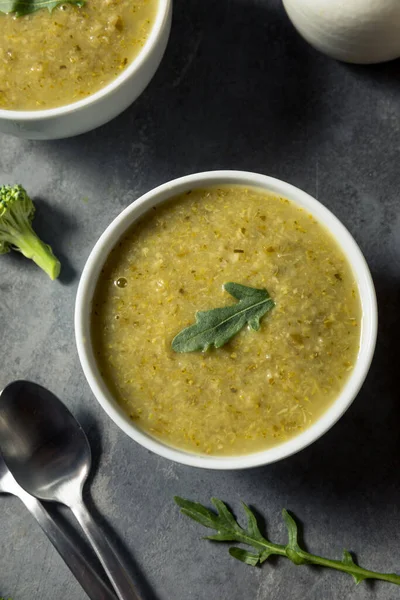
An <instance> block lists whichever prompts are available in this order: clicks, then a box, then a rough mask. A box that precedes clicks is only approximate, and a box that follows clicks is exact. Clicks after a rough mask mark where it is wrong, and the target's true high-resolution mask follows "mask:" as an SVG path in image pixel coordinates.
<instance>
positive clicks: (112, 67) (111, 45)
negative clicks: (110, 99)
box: [0, 0, 158, 110]
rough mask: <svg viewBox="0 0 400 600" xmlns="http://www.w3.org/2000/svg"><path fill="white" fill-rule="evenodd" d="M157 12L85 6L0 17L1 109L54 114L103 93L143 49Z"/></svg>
mask: <svg viewBox="0 0 400 600" xmlns="http://www.w3.org/2000/svg"><path fill="white" fill-rule="evenodd" d="M157 8H158V0H87V1H86V2H85V4H84V6H83V7H81V8H79V7H78V6H74V5H72V4H62V5H60V6H58V7H57V8H55V9H54V10H53V11H52V12H51V13H50V12H49V11H48V10H46V9H43V10H39V11H37V12H35V13H32V14H30V15H26V16H22V17H15V16H14V15H13V14H8V15H4V14H1V13H0V82H1V83H0V108H3V109H8V110H43V109H47V108H54V107H57V106H63V105H65V104H70V103H72V102H77V101H78V100H82V99H83V98H86V97H87V96H89V95H91V94H93V93H94V92H97V91H98V90H100V89H101V88H103V87H105V86H106V85H107V84H108V83H110V82H111V81H112V80H113V79H115V78H116V77H118V75H120V74H121V73H122V71H123V70H124V69H125V68H126V67H127V65H129V64H130V63H131V62H132V60H133V59H134V58H135V57H136V56H137V55H138V54H139V52H140V50H141V49H142V48H143V46H144V43H145V42H146V40H147V38H148V36H149V33H150V31H151V28H152V25H153V22H154V20H155V16H156V12H157Z"/></svg>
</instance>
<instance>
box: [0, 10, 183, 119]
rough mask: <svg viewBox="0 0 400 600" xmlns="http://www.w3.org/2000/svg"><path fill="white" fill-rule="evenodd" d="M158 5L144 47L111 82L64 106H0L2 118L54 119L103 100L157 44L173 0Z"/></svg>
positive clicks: (146, 57)
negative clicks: (28, 108) (38, 107)
mask: <svg viewBox="0 0 400 600" xmlns="http://www.w3.org/2000/svg"><path fill="white" fill-rule="evenodd" d="M157 2H158V7H157V13H156V18H155V21H154V23H153V26H152V28H151V31H150V34H149V36H148V38H147V40H146V41H145V43H144V46H143V48H142V49H141V50H140V51H139V54H138V55H137V56H136V57H135V58H134V59H133V60H132V61H131V62H130V63H129V65H128V66H127V67H126V69H124V71H122V73H121V74H120V75H118V77H116V78H115V79H112V80H111V81H110V83H108V84H107V85H106V86H104V87H102V88H101V89H100V90H98V91H97V92H94V93H93V94H90V95H89V96H87V97H86V98H83V99H82V100H77V101H76V102H71V103H69V104H65V105H62V106H56V107H54V108H46V109H44V110H40V109H39V110H8V109H5V108H0V119H3V120H9V121H17V122H19V121H38V120H40V121H43V120H47V119H52V118H54V117H60V116H64V115H68V114H71V113H74V112H76V111H78V110H81V109H82V108H85V107H86V106H89V105H90V104H95V103H96V102H98V101H99V100H102V99H103V98H105V97H106V96H108V95H109V94H112V92H114V90H116V89H117V88H118V87H119V86H120V85H121V84H123V83H124V82H125V81H126V80H127V79H130V78H131V77H134V76H135V73H137V72H138V71H139V69H140V68H141V67H142V65H143V64H144V63H145V62H146V60H147V59H148V57H149V55H150V53H151V52H152V50H153V48H154V46H155V44H156V43H157V41H158V39H159V37H160V35H161V33H162V32H163V30H164V27H165V25H166V24H167V22H168V15H169V11H170V8H171V5H172V0H157Z"/></svg>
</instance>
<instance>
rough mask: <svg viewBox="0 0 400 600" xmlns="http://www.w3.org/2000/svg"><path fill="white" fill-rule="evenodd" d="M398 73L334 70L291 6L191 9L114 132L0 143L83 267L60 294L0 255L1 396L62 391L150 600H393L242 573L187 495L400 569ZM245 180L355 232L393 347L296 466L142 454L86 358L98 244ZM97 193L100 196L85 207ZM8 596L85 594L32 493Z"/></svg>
mask: <svg viewBox="0 0 400 600" xmlns="http://www.w3.org/2000/svg"><path fill="white" fill-rule="evenodd" d="M399 75H400V63H399V61H397V62H394V63H391V64H387V65H380V66H375V67H356V66H349V65H344V64H340V63H337V62H334V61H332V60H330V59H328V58H326V57H324V56H322V55H320V54H318V53H317V52H316V51H314V50H313V49H312V48H310V47H309V46H307V44H306V43H305V42H303V41H302V40H301V39H300V38H299V37H298V35H297V34H296V33H295V31H294V30H293V28H292V27H291V25H290V23H289V22H288V20H287V19H286V17H285V14H284V11H283V9H282V7H281V5H280V2H279V1H278V0H218V1H215V0H176V2H175V16H174V22H173V31H172V37H171V41H170V44H169V47H168V50H167V53H166V56H165V59H164V61H163V63H162V65H161V68H160V70H159V72H158V73H157V75H156V77H155V78H154V80H153V81H152V83H151V84H150V86H149V88H148V89H147V90H146V92H145V93H144V94H143V95H142V97H141V98H140V99H139V100H138V101H137V102H136V104H135V105H133V106H132V107H131V108H130V109H128V110H127V111H126V112H125V113H124V114H123V115H121V116H120V117H119V118H117V119H116V120H114V121H113V122H112V123H110V124H108V125H106V126H104V127H102V128H101V129H99V130H97V131H94V132H92V133H89V134H87V135H84V136H81V137H78V138H75V139H70V140H64V141H56V142H48V143H45V142H26V141H21V140H17V139H13V138H9V137H6V136H0V182H1V183H6V182H10V183H14V182H17V181H18V182H21V183H23V184H24V185H26V187H27V188H28V189H29V190H30V192H31V194H32V195H33V196H34V197H35V198H36V199H37V205H38V214H37V219H36V224H37V229H38V230H39V231H40V232H42V233H43V236H44V237H45V239H46V240H48V241H49V242H51V243H52V244H53V247H54V249H55V251H56V253H57V254H58V255H60V257H61V258H62V262H63V265H64V268H63V274H62V278H61V280H60V281H59V282H56V283H51V282H50V281H48V280H47V279H46V277H45V276H44V275H43V274H42V273H41V272H40V271H39V270H38V269H37V268H36V267H35V266H34V265H31V264H29V262H28V261H26V260H24V259H22V258H21V257H19V256H17V255H16V254H14V255H7V256H4V257H1V259H0V300H1V303H0V311H1V321H0V335H1V340H2V361H1V362H2V368H1V372H0V387H1V386H3V385H5V384H6V383H7V382H9V381H11V380H13V379H15V378H30V379H33V380H36V381H38V382H40V383H42V384H44V385H46V386H48V387H49V388H50V389H51V390H52V391H53V392H55V393H56V394H58V395H59V397H60V398H62V399H63V400H64V401H65V402H66V403H67V404H68V405H69V406H70V407H71V409H72V410H73V412H74V413H75V415H76V416H77V417H78V418H79V419H81V421H82V424H83V425H84V426H85V428H86V430H87V432H88V435H89V437H90V440H91V443H92V448H93V453H94V457H95V463H96V464H95V469H94V474H93V479H92V481H91V486H90V497H91V499H92V500H91V505H92V509H93V511H94V512H95V514H96V518H98V519H99V521H100V522H102V523H103V525H104V527H105V528H106V529H107V531H108V532H109V534H110V536H111V537H112V539H113V540H114V542H115V544H116V545H117V546H118V547H119V549H120V550H121V551H122V552H123V554H124V556H125V557H126V560H127V561H128V563H129V564H130V565H131V568H132V572H133V573H135V578H136V579H137V580H138V581H139V582H141V586H142V590H143V599H144V600H153V599H154V600H189V599H193V600H242V599H243V598H252V599H254V600H263V599H267V598H268V600H286V599H292V598H293V599H294V598H299V599H304V600H331V599H332V600H342V599H344V598H346V599H350V600H361V599H362V600H372V599H376V600H392V599H395V598H400V592H399V590H398V588H395V587H391V586H389V585H388V584H380V583H378V584H375V585H368V584H365V583H363V584H361V585H360V586H358V587H356V586H355V585H354V583H353V581H352V580H351V578H350V577H347V576H345V575H341V574H337V573H331V572H326V571H318V570H316V569H311V568H309V567H301V568H297V567H294V566H293V565H291V564H290V563H289V562H288V561H284V560H278V561H274V562H273V563H272V564H271V565H270V564H266V565H264V567H263V568H262V569H253V568H251V567H248V566H245V565H242V564H241V563H238V562H236V561H234V560H233V559H232V558H230V557H229V555H228V552H227V548H226V547H224V546H223V545H222V546H217V545H212V544H211V543H208V542H206V541H203V540H201V539H200V537H201V535H202V534H203V533H204V532H203V531H202V529H201V527H200V526H198V527H197V526H196V525H195V524H194V523H193V524H192V523H191V522H189V521H188V520H186V519H184V518H183V517H182V518H181V517H180V515H179V514H178V510H177V508H176V507H175V505H174V504H173V501H172V497H173V495H174V494H179V495H182V496H186V497H189V498H193V499H198V500H200V501H203V502H207V501H208V498H209V497H210V496H212V495H216V496H219V497H221V498H223V499H226V500H227V501H229V502H230V503H231V505H232V506H233V507H234V508H235V509H239V500H240V499H243V500H245V501H247V502H248V503H250V504H252V505H254V506H256V507H257V508H258V509H259V510H260V512H261V513H262V514H264V515H265V516H266V518H267V522H268V529H269V532H270V534H271V537H272V538H273V539H276V540H279V539H283V535H284V531H283V527H282V524H281V517H280V511H281V509H282V507H284V506H285V507H287V508H290V509H292V510H293V511H294V512H295V513H296V514H297V515H298V517H299V518H300V519H301V520H302V521H303V522H304V525H305V540H306V543H307V544H309V546H310V547H311V548H312V549H314V550H315V551H318V552H320V553H323V554H327V555H329V556H332V557H334V556H337V557H339V555H340V554H341V550H342V548H343V547H346V548H350V549H353V550H356V551H357V553H358V558H359V560H360V561H361V562H362V564H365V565H367V566H368V565H369V566H371V567H373V568H376V569H382V570H387V571H397V572H400V554H399V547H400V514H399V491H400V484H399V477H398V467H399V449H400V446H399V442H400V437H399V421H400V408H399V393H398V373H399V364H398V343H399V337H400V325H399V323H400V321H399V317H398V312H399V305H400V293H399V284H400V267H399V264H400V236H399V229H400V208H399V206H400V168H399V164H400V151H399V144H400V90H399ZM216 168H237V169H246V170H254V171H259V172H261V173H266V174H269V175H273V176H276V177H279V178H281V179H285V180H287V181H290V182H291V183H293V184H295V185H297V186H299V187H300V188H303V189H305V190H307V191H308V192H310V193H311V194H313V195H315V196H317V197H318V198H319V199H320V200H321V201H322V202H323V203H324V204H326V205H327V206H328V207H329V208H330V209H332V210H333V211H334V212H335V214H336V215H337V216H338V217H339V218H340V219H341V220H342V221H343V222H344V223H345V224H346V225H347V227H348V228H349V229H350V231H351V232H352V234H353V235H354V237H355V238H356V240H357V241H358V243H359V244H360V246H361V248H362V250H363V252H364V253H365V256H366V258H367V260H368V262H369V264H370V267H371V270H372V273H373V276H374V280H375V283H376V288H377V293H378V301H379V307H380V327H379V339H378V346H377V351H376V355H375V358H374V362H373V365H372V369H371V372H370V374H369V376H368V379H367V382H366V383H365V385H364V387H363V389H362V391H361V393H360V394H359V396H358V398H357V400H356V402H355V403H354V404H353V406H352V407H351V409H350V410H349V411H348V412H347V414H346V415H345V416H344V417H343V418H342V419H341V421H340V422H339V423H338V424H337V425H336V426H335V427H334V428H333V429H332V430H331V431H330V432H329V433H328V434H327V435H325V436H324V438H323V439H321V440H320V441H318V442H317V443H315V444H314V445H313V446H312V447H310V448H308V449H307V450H305V451H303V452H302V453H300V454H298V455H297V456H295V457H292V458H290V459H288V460H286V461H283V462H280V463H278V464H275V465H272V466H269V467H267V468H260V469H255V470H251V471H247V472H246V471H245V472H233V473H214V472H209V471H198V470H193V469H191V468H188V467H183V466H179V465H176V464H172V463H170V462H168V461H166V460H163V459H162V458H158V457H157V456H154V455H152V454H150V453H149V452H147V451H146V450H144V449H142V448H141V447H140V446H138V445H136V444H135V443H134V442H133V441H131V440H130V439H129V438H128V437H127V436H125V435H124V434H123V433H121V432H120V431H119V430H118V429H117V428H116V426H115V425H114V424H113V423H112V422H111V421H110V420H109V419H108V417H107V416H106V415H105V413H104V412H103V411H102V410H101V409H100V407H99V406H98V404H97V402H96V400H95V399H94V398H93V396H92V394H91V392H90V390H89V388H88V385H87V384H86V381H85V379H84V377H83V374H82V371H81V369H80V365H79V362H78V357H77V353H76V350H75V342H74V331H73V310H74V298H75V293H76V288H77V284H78V279H79V274H80V272H81V270H82V268H83V265H84V263H85V260H86V258H87V256H88V254H89V252H90V250H91V248H92V246H93V244H94V242H95V241H96V239H97V238H98V236H99V235H100V234H101V232H102V231H103V230H104V228H105V227H106V225H107V224H108V223H109V222H110V221H111V220H112V219H113V218H114V217H115V216H116V215H117V214H118V213H119V212H120V210H121V209H122V208H124V207H125V206H127V205H128V204H129V203H130V202H132V201H134V200H135V198H137V197H138V196H139V195H140V194H142V193H143V192H145V191H147V190H149V189H151V188H152V187H154V186H155V185H157V184H159V183H162V182H164V181H167V180H169V179H171V178H174V177H177V176H180V175H184V174H187V173H192V172H195V171H200V170H207V169H216ZM86 198H87V199H88V200H87V201H84V199H86ZM0 540H1V549H0V595H1V594H3V595H4V596H7V595H9V596H11V597H12V598H13V600H47V599H48V600H61V599H64V598H68V600H83V599H84V598H85V595H84V593H83V592H82V591H81V589H80V588H79V586H78V584H77V583H76V582H75V580H74V579H73V577H72V576H71V575H70V573H69V571H68V570H67V568H66V567H65V566H64V564H63V563H62V561H61V560H60V559H59V557H58V555H57V554H56V553H55V552H54V550H53V548H52V547H51V546H50V545H49V543H48V542H47V540H46V539H45V537H44V536H43V534H42V533H41V531H40V530H39V529H38V527H37V525H36V524H35V523H34V522H33V520H32V518H31V517H30V515H29V514H28V513H27V512H26V510H25V509H24V508H23V506H22V505H21V504H20V502H19V501H18V500H17V499H14V498H10V497H1V498H0Z"/></svg>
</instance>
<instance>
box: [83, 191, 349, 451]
mask: <svg viewBox="0 0 400 600" xmlns="http://www.w3.org/2000/svg"><path fill="white" fill-rule="evenodd" d="M229 281H234V282H237V283H241V284H244V285H247V286H251V287H256V288H266V289H267V290H268V292H269V293H270V294H271V296H272V298H273V299H274V301H275V303H276V306H275V308H273V309H272V310H271V311H270V312H269V313H268V314H267V315H266V316H265V317H264V318H263V319H262V320H261V328H260V330H259V331H253V330H250V329H243V330H242V331H241V332H240V333H239V334H238V335H236V336H235V337H234V338H232V340H231V341H230V342H229V343H228V344H226V345H225V346H223V347H222V348H219V349H212V350H208V351H207V352H205V353H202V352H190V353H183V354H180V353H176V352H174V351H173V350H172V348H171V341H172V339H173V338H174V336H175V335H176V334H177V333H179V332H180V331H181V330H182V329H183V328H184V327H186V326H188V325H189V324H191V323H193V322H194V320H195V312H196V311H199V310H208V309H211V308H215V307H218V306H224V305H228V304H231V303H233V302H234V299H233V298H232V297H231V296H230V295H229V294H227V293H226V292H225V291H223V289H222V286H223V284H224V283H226V282H229ZM91 325H92V342H93V348H94V351H95V354H96V359H97V362H98V365H99V369H100V372H101V375H102V377H103V378H104V380H105V382H106V384H107V386H108V388H109V390H110V392H111V393H112V395H113V396H114V397H115V398H116V399H117V401H118V402H119V403H120V405H121V406H122V407H123V409H124V410H125V411H126V412H127V414H128V415H129V416H130V418H131V419H132V420H133V422H134V423H135V425H137V426H138V427H140V428H142V429H143V430H145V431H146V432H148V433H150V434H151V435H152V436H154V437H156V438H159V439H160V440H162V441H164V442H165V443H166V444H168V445H171V446H174V447H177V448H182V449H186V450H188V451H191V452H195V453H202V454H210V455H240V454H248V453H252V452H256V451H259V450H262V449H267V448H269V447H271V446H275V445H277V444H279V443H281V442H284V441H286V440H288V439H290V438H291V437H294V436H296V435H298V434H299V433H300V432H302V431H303V430H304V429H306V428H307V427H309V426H310V425H311V424H312V423H313V422H315V421H316V420H317V419H318V418H319V417H320V416H321V415H322V413H323V412H324V411H325V410H326V409H327V408H328V407H329V406H330V404H331V403H332V402H333V401H334V400H335V398H336V397H337V395H338V393H339V392H340V391H341V389H342V388H343V386H344V384H345V382H346V380H347V378H348V376H349V374H350V372H351V370H352V368H353V365H354V363H355V361H356V358H357V354H358V350H359V341H360V329H361V305H360V299H359V294H358V289H357V286H356V283H355V280H354V276H353V273H352V271H351V268H350V266H349V264H348V263H347V260H346V259H345V257H344V255H343V253H342V251H341V249H340V248H339V246H338V244H337V243H336V241H335V240H334V239H333V238H332V237H331V235H330V233H329V232H328V231H327V230H326V229H325V228H324V227H323V226H322V225H320V224H319V223H318V222H317V221H316V220H315V219H314V218H313V217H312V216H311V215H310V214H307V212H305V211H304V210H302V209H301V208H299V207H297V206H296V205H294V204H292V203H291V202H289V201H288V200H286V199H284V198H279V197H277V196H274V195H272V194H269V193H266V192H264V191H259V190H255V189H247V188H244V187H241V186H234V187H225V186H221V187H219V188H209V189H203V190H193V191H191V192H190V193H186V194H184V195H182V196H180V197H177V198H174V199H172V200H170V201H168V202H167V203H165V204H163V205H160V206H158V207H155V208H153V209H152V210H151V211H150V212H149V213H147V214H146V215H145V216H144V217H143V218H142V220H140V221H139V222H138V223H137V224H134V225H133V227H132V228H131V229H130V230H129V231H128V232H127V233H126V235H125V236H124V237H123V238H122V239H121V240H120V242H119V243H118V244H117V245H116V246H115V248H114V249H113V251H112V252H111V254H110V256H109V258H108V260H107V261H106V264H105V265H104V268H103V269H102V272H101V274H100V276H99V280H98V283H97V287H96V291H95V294H94V298H93V306H92V322H91Z"/></svg>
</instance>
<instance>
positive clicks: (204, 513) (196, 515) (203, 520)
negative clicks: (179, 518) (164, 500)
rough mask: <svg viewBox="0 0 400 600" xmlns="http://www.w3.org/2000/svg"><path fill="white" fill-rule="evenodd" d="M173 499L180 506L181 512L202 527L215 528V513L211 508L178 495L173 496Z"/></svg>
mask: <svg viewBox="0 0 400 600" xmlns="http://www.w3.org/2000/svg"><path fill="white" fill-rule="evenodd" d="M174 500H175V502H176V503H177V505H178V506H179V507H180V508H181V512H182V514H184V515H186V516H187V517H190V518H191V519H193V520H194V521H197V522H198V523H200V524H201V525H204V527H209V528H210V529H216V519H217V515H216V514H215V513H213V512H212V511H211V510H208V508H206V507H205V506H203V505H202V504H199V503H198V502H191V501H190V500H185V499H184V498H180V497H179V496H175V498H174Z"/></svg>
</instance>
